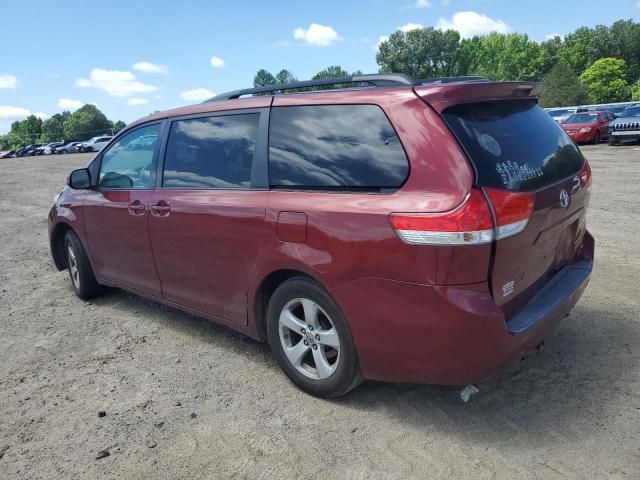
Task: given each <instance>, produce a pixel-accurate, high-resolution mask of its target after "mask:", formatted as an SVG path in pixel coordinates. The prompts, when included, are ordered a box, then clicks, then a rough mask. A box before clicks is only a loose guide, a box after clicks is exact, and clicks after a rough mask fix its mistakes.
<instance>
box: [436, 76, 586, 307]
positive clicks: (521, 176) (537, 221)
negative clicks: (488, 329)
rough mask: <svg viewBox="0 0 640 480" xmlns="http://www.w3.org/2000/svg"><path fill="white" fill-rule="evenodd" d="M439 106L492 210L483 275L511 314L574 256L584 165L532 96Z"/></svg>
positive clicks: (581, 223)
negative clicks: (490, 243)
mask: <svg viewBox="0 0 640 480" xmlns="http://www.w3.org/2000/svg"><path fill="white" fill-rule="evenodd" d="M469 88H471V89H473V88H475V87H473V86H469ZM483 100H484V99H483ZM453 103H455V102H453ZM442 107H443V108H442V109H441V115H442V117H443V119H444V120H445V122H446V123H447V125H448V126H449V128H450V129H451V131H452V132H453V133H454V135H455V136H456V137H457V139H458V141H459V142H460V144H461V145H462V147H463V148H464V150H465V151H466V154H467V156H468V158H469V159H470V161H471V163H472V164H473V167H474V169H475V171H476V187H477V188H479V189H481V190H482V192H483V193H484V195H485V199H486V200H487V202H488V203H489V205H490V208H491V210H492V215H493V218H494V226H495V236H494V238H495V240H494V243H493V255H492V264H491V266H490V271H489V282H490V286H491V289H492V295H493V298H494V300H495V302H496V303H497V304H498V305H499V306H500V307H501V308H502V310H503V311H504V313H505V316H506V319H507V320H509V319H510V318H511V317H512V316H513V315H514V314H515V313H516V312H517V311H518V310H520V309H521V308H522V307H523V306H524V305H525V304H526V303H527V302H528V301H529V300H531V298H532V296H533V295H534V294H535V293H536V291H537V290H539V288H540V287H541V286H542V285H544V284H545V283H546V282H547V281H549V279H550V278H551V277H553V275H554V274H555V272H557V271H558V270H559V269H560V268H562V267H563V266H565V265H567V264H571V263H574V262H575V261H577V260H578V259H579V258H580V253H581V248H582V245H583V239H584V235H585V231H586V224H585V209H586V206H587V203H588V201H589V185H590V182H591V175H590V171H589V166H588V163H587V162H586V160H585V159H584V157H583V156H582V154H581V153H580V151H579V150H578V148H577V147H576V145H575V144H574V143H573V141H572V140H571V139H570V138H569V137H568V135H567V134H566V133H565V132H564V131H563V130H562V128H561V127H560V126H559V125H558V124H557V123H556V122H555V121H554V120H553V119H552V118H551V117H550V116H549V115H548V114H547V113H545V112H544V111H543V110H542V109H541V108H540V107H539V106H538V105H537V102H536V101H535V99H533V98H512V97H508V98H505V99H500V98H495V96H494V98H492V99H486V100H484V101H481V102H478V101H476V102H473V101H471V102H469V101H465V102H464V103H457V104H453V105H451V104H450V105H449V106H446V105H444V104H442Z"/></svg>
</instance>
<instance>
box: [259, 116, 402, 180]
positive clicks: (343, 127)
mask: <svg viewBox="0 0 640 480" xmlns="http://www.w3.org/2000/svg"><path fill="white" fill-rule="evenodd" d="M408 173H409V164H408V161H407V157H406V155H405V152H404V149H403V147H402V145H401V144H400V139H399V138H398V136H397V135H396V132H395V130H394V129H393V127H392V126H391V123H390V122H389V120H388V119H387V117H386V115H385V114H384V112H383V111H382V110H381V109H380V108H379V107H378V106H375V105H320V106H300V107H298V106H294V107H275V108H273V109H272V110H271V118H270V125H269V179H270V184H271V186H272V187H275V188H278V187H279V188H289V189H319V190H337V191H374V192H375V191H384V190H386V189H397V188H399V187H400V186H401V185H402V184H403V183H404V181H405V179H406V178H407V175H408Z"/></svg>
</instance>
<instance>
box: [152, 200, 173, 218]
mask: <svg viewBox="0 0 640 480" xmlns="http://www.w3.org/2000/svg"><path fill="white" fill-rule="evenodd" d="M169 213H171V205H169V202H167V201H165V200H160V201H159V202H158V203H156V204H155V205H151V214H152V215H155V216H156V217H167V216H168V215H169Z"/></svg>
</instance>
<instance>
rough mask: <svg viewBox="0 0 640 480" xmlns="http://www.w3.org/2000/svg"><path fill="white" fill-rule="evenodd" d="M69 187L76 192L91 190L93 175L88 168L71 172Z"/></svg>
mask: <svg viewBox="0 0 640 480" xmlns="http://www.w3.org/2000/svg"><path fill="white" fill-rule="evenodd" d="M67 185H69V186H70V187H71V188H73V189H76V190H82V189H85V188H91V173H90V172H89V169H88V168H79V169H77V170H74V171H73V172H71V175H69V180H68V181H67Z"/></svg>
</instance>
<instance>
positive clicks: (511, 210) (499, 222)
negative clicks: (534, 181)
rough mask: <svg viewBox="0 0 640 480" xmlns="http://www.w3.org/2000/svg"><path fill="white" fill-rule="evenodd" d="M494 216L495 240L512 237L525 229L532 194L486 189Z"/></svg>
mask: <svg viewBox="0 0 640 480" xmlns="http://www.w3.org/2000/svg"><path fill="white" fill-rule="evenodd" d="M485 192H486V193H487V196H488V197H489V200H490V201H491V206H492V207H493V211H494V212H495V215H496V240H500V239H502V238H507V237H512V236H513V235H517V234H518V233H520V232H521V231H523V230H524V229H525V227H526V226H527V223H529V218H530V217H531V212H532V211H533V204H534V201H535V194H533V193H519V192H510V191H509V190H496V189H493V188H486V189H485Z"/></svg>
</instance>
